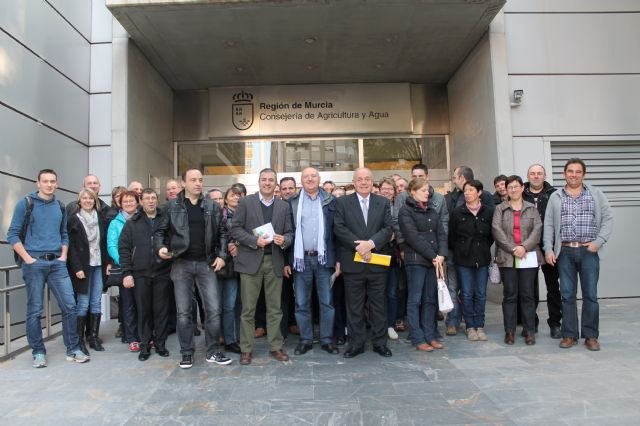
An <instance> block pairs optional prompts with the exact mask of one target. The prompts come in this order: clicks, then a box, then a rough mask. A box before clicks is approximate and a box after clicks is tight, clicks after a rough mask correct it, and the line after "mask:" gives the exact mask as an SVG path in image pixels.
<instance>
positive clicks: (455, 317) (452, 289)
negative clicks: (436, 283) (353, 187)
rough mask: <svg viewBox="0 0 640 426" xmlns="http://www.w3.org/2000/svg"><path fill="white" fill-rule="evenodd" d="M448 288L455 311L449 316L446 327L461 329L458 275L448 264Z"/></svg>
mask: <svg viewBox="0 0 640 426" xmlns="http://www.w3.org/2000/svg"><path fill="white" fill-rule="evenodd" d="M447 288H448V289H449V294H450V295H451V301H452V302H453V309H452V310H451V311H450V312H449V313H448V314H447V319H446V320H445V322H444V323H445V325H446V326H447V327H449V326H452V325H453V326H455V327H456V328H458V327H460V320H461V318H460V305H459V304H458V288H459V287H458V274H457V273H456V268H455V266H454V265H453V264H450V263H447Z"/></svg>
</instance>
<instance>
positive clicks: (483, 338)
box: [476, 327, 489, 342]
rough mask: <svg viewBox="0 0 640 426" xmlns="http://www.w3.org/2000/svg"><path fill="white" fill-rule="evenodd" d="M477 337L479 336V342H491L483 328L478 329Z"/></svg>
mask: <svg viewBox="0 0 640 426" xmlns="http://www.w3.org/2000/svg"><path fill="white" fill-rule="evenodd" d="M476 336H478V339H477V340H480V341H482V342H486V341H487V340H489V338H488V337H487V335H486V334H485V333H484V328H482V327H479V328H476Z"/></svg>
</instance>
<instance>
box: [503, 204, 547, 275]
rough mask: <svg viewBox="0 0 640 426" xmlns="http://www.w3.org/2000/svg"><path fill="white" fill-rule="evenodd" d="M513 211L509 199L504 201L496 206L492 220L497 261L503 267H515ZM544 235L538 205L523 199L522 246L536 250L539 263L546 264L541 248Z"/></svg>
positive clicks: (521, 219)
mask: <svg viewBox="0 0 640 426" xmlns="http://www.w3.org/2000/svg"><path fill="white" fill-rule="evenodd" d="M513 212H514V210H513V209H512V208H511V205H510V204H509V202H508V201H503V202H502V203H501V204H499V205H498V206H496V210H495V212H494V213H493V221H492V222H491V231H492V233H493V239H494V240H495V242H496V263H497V264H498V266H499V267H501V268H512V267H513V249H514V248H515V247H516V243H515V242H514V240H513ZM541 235H542V220H541V219H540V213H538V210H537V209H536V207H535V206H534V205H533V204H531V203H529V202H527V201H523V204H522V212H521V214H520V236H521V238H522V244H521V245H522V246H523V247H524V248H525V249H526V250H527V251H528V252H529V251H534V250H535V252H536V255H537V257H538V265H542V264H544V256H543V255H542V251H541V250H540V237H541Z"/></svg>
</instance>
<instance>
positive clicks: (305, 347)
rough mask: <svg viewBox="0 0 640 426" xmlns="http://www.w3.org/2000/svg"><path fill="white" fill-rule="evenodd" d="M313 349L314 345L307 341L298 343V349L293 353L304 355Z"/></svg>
mask: <svg viewBox="0 0 640 426" xmlns="http://www.w3.org/2000/svg"><path fill="white" fill-rule="evenodd" d="M311 349H313V345H309V344H307V343H298V346H296V350H295V351H294V352H293V353H294V354H296V355H304V354H306V353H307V352H309V351H310V350H311Z"/></svg>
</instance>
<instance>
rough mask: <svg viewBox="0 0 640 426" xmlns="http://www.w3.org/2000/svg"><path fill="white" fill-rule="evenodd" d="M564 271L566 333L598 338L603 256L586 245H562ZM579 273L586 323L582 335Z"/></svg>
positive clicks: (560, 270) (560, 258)
mask: <svg viewBox="0 0 640 426" xmlns="http://www.w3.org/2000/svg"><path fill="white" fill-rule="evenodd" d="M557 265H558V273H559V275H560V293H561V294H562V337H572V338H574V339H578V338H579V337H580V336H582V337H584V338H585V339H588V338H592V337H593V338H596V339H597V338H598V335H599V321H600V320H599V318H600V312H599V305H598V278H599V276H600V257H599V256H598V253H592V252H590V251H589V250H587V248H586V247H577V248H573V247H562V250H561V251H560V256H558V263H557ZM578 276H580V289H581V290H582V316H581V317H582V327H581V330H580V335H578V308H577V305H576V293H577V291H578Z"/></svg>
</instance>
